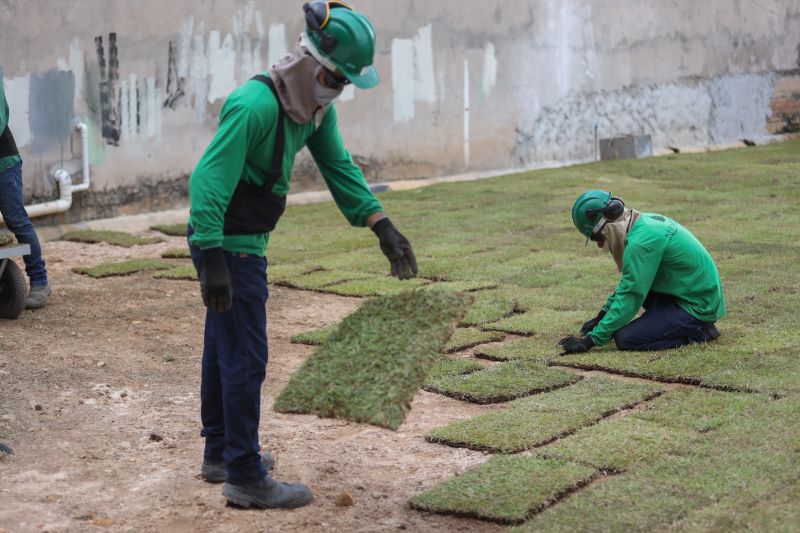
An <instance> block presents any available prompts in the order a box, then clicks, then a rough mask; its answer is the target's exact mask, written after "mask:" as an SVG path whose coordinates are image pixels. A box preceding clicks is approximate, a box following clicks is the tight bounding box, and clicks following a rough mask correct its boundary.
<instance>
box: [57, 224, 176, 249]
mask: <svg viewBox="0 0 800 533" xmlns="http://www.w3.org/2000/svg"><path fill="white" fill-rule="evenodd" d="M61 240H62V241H72V242H83V243H87V244H97V243H100V242H105V243H108V244H113V245H114V246H123V247H125V248H131V247H133V246H138V245H143V244H156V243H159V242H164V239H161V238H159V237H137V236H136V235H131V234H130V233H125V232H122V231H99V230H88V229H87V230H79V231H70V232H68V233H65V234H64V235H62V236H61Z"/></svg>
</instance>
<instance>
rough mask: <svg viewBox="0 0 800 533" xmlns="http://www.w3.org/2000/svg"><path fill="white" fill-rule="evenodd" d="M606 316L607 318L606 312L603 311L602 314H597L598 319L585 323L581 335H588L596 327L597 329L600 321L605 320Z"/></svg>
mask: <svg viewBox="0 0 800 533" xmlns="http://www.w3.org/2000/svg"><path fill="white" fill-rule="evenodd" d="M604 316H606V312H605V311H603V310H602V309H601V310H600V312H599V313H597V316H596V317H594V318H593V319H591V320H587V321H586V322H584V324H583V326H581V335H586V334H587V333H589V332H590V331H592V330H593V329H594V328H595V327H597V324H599V323H600V321H601V320H603V317H604Z"/></svg>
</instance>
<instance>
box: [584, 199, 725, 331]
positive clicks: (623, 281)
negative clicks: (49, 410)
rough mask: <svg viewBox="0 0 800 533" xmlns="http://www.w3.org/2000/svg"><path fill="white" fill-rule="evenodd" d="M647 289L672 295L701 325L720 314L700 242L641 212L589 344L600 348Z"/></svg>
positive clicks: (721, 305)
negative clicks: (593, 343) (620, 270)
mask: <svg viewBox="0 0 800 533" xmlns="http://www.w3.org/2000/svg"><path fill="white" fill-rule="evenodd" d="M650 291H655V292H658V293H662V294H670V295H672V296H675V298H676V301H677V303H678V305H680V306H681V307H682V308H683V309H685V310H686V312H687V313H689V314H690V315H692V316H693V317H695V318H697V319H698V320H702V321H704V322H716V321H717V320H719V319H720V318H722V317H724V316H725V313H726V309H725V295H724V294H723V293H722V282H721V281H720V279H719V272H718V271H717V267H716V265H715V264H714V260H713V259H711V255H709V253H708V251H707V250H706V249H705V248H704V247H703V245H702V244H701V243H700V241H698V240H697V238H696V237H695V236H694V235H692V233H691V232H690V231H689V230H688V229H686V228H684V227H683V226H681V225H680V224H678V223H677V222H675V221H674V220H672V219H669V218H667V217H665V216H661V215H656V214H653V213H642V216H640V217H639V220H637V221H636V223H635V224H634V225H633V227H632V228H631V230H630V233H628V237H627V239H626V244H625V252H624V254H623V255H622V275H621V277H620V281H619V285H617V290H616V292H614V294H612V295H611V296H610V297H609V298H608V301H607V302H606V305H605V306H604V307H603V309H605V310H606V315H605V316H604V317H603V319H602V320H601V321H600V323H599V324H597V326H596V327H595V328H594V329H593V330H592V331H591V332H590V333H589V335H591V337H592V339H593V340H594V342H595V344H597V345H598V346H601V345H603V344H606V343H607V342H608V341H609V340H611V337H613V335H614V333H616V332H617V331H619V330H620V329H622V328H623V327H624V326H625V325H626V324H627V323H628V322H630V321H631V320H632V319H633V318H634V317H635V316H636V314H637V313H638V312H639V309H640V308H641V307H642V303H643V302H644V299H645V298H646V297H647V294H648V293H649V292H650Z"/></svg>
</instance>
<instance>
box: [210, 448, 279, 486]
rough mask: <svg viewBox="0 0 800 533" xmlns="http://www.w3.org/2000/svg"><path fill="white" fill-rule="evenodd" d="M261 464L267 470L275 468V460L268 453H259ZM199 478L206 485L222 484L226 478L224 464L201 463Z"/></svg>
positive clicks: (226, 473) (220, 462)
mask: <svg viewBox="0 0 800 533" xmlns="http://www.w3.org/2000/svg"><path fill="white" fill-rule="evenodd" d="M261 462H262V463H263V464H264V468H266V469H267V470H272V469H273V468H275V458H274V457H272V454H271V453H269V452H268V451H263V452H261ZM200 477H202V478H203V481H206V482H208V483H222V482H223V481H225V479H226V478H227V477H228V472H227V471H226V470H225V463H224V462H222V461H219V462H218V463H216V462H211V461H203V466H201V467H200Z"/></svg>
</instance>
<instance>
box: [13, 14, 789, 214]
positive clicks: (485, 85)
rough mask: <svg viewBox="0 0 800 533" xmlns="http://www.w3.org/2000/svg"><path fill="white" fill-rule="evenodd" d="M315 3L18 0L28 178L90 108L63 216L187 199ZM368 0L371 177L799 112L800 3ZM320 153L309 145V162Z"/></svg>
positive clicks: (18, 129)
mask: <svg viewBox="0 0 800 533" xmlns="http://www.w3.org/2000/svg"><path fill="white" fill-rule="evenodd" d="M302 3H303V2H302V0H290V1H287V0H262V1H258V2H255V1H249V0H205V1H203V2H196V1H189V0H170V1H169V2H165V1H163V0H139V1H137V2H129V1H125V0H60V1H59V2H47V9H43V8H42V6H43V5H44V2H43V0H6V1H5V2H3V8H2V9H0V28H1V29H2V31H0V49H2V50H3V55H2V58H0V67H2V77H3V83H4V85H5V89H6V96H7V98H8V100H9V104H10V106H11V117H12V118H11V127H12V130H13V132H14V134H15V136H16V138H17V141H18V144H19V145H20V146H21V148H22V152H23V157H24V159H25V170H24V173H25V181H26V194H27V195H28V196H34V197H35V198H36V199H43V198H48V197H50V196H51V195H53V194H54V192H55V191H54V185H53V180H52V178H51V177H50V176H49V174H50V172H51V171H52V170H53V168H55V167H58V166H60V165H62V164H64V165H65V166H67V167H68V168H69V169H70V170H76V171H77V169H78V168H79V167H78V165H77V161H76V158H77V157H78V156H79V154H80V139H79V137H78V136H77V135H75V134H73V133H70V132H71V128H72V125H73V123H74V122H75V121H76V120H78V119H82V120H84V121H86V122H88V123H89V125H90V128H91V132H90V133H91V159H92V165H93V166H92V170H93V172H94V175H93V182H94V183H93V186H92V191H90V192H89V193H81V194H79V195H77V196H76V206H75V207H73V210H72V211H71V212H70V214H69V215H68V216H67V218H68V219H70V220H75V219H77V218H80V217H84V218H86V217H95V216H108V215H111V214H115V213H123V212H134V211H138V210H142V209H156V208H160V207H166V206H169V205H174V204H176V203H180V202H182V201H184V200H185V192H186V183H187V179H186V178H187V176H188V175H189V174H190V173H191V170H192V168H193V166H194V165H195V163H196V162H197V159H198V158H199V157H200V155H201V154H202V151H203V149H204V148H205V146H206V144H207V143H208V141H209V139H210V138H211V136H212V135H213V133H214V130H215V127H216V119H217V115H218V112H219V109H220V107H221V105H222V103H223V101H224V98H225V97H226V95H227V94H228V93H229V92H230V91H231V90H233V89H234V88H235V87H236V86H237V85H238V84H240V83H242V82H243V81H245V80H246V79H248V78H249V77H250V76H252V75H253V74H254V73H256V72H259V71H261V70H263V69H265V68H266V67H267V66H268V65H269V64H271V63H273V62H274V61H276V60H277V59H278V58H279V57H281V55H283V54H284V53H285V52H286V51H287V50H289V49H290V48H292V47H293V46H294V42H295V40H296V38H297V36H298V35H299V33H300V31H301V29H302V22H301V18H302V17H301V5H302ZM357 4H358V7H359V8H360V9H361V10H362V11H364V12H365V13H367V14H368V15H369V16H370V17H371V18H372V19H373V22H374V23H375V26H376V29H377V33H378V37H379V46H378V57H377V59H376V65H377V67H378V69H379V72H380V74H381V76H382V79H383V83H382V84H381V85H380V86H379V87H378V88H377V89H375V90H373V91H368V92H354V91H352V90H349V91H347V92H346V93H345V94H344V95H343V97H342V98H341V102H340V103H339V104H338V106H339V111H340V115H341V116H340V122H341V124H342V129H343V135H344V137H345V140H346V142H347V144H348V147H349V148H350V150H351V152H352V153H353V154H354V156H356V159H357V161H358V162H359V163H360V164H362V165H363V166H364V168H365V170H366V172H367V175H368V177H369V178H370V179H381V180H386V179H394V178H406V177H418V176H430V175H440V174H448V173H456V172H464V171H471V170H487V169H496V168H510V167H517V166H525V165H532V164H537V163H545V162H552V161H572V160H587V159H590V158H591V157H592V156H593V152H594V146H593V138H594V129H595V126H596V128H597V132H598V135H599V136H600V137H608V136H615V135H620V134H625V133H650V134H651V135H653V141H654V146H655V148H665V147H668V146H698V145H706V144H711V143H727V142H732V141H737V140H740V139H742V138H745V137H747V138H758V137H761V136H765V135H767V134H768V130H767V125H768V120H769V121H770V129H769V131H771V132H779V131H783V130H782V128H783V127H784V126H782V125H781V124H780V123H777V122H776V121H775V118H774V117H771V115H772V112H773V110H775V109H779V110H781V113H782V114H781V116H782V117H788V118H785V119H783V120H784V123H790V122H791V121H792V120H796V119H795V118H793V117H794V115H793V114H792V112H791V109H793V107H792V105H793V104H792V102H793V101H797V100H796V99H795V100H793V98H794V96H793V95H795V93H793V92H791V91H788V92H787V89H785V88H786V87H796V84H795V83H794V81H793V80H795V79H796V77H797V69H798V68H799V67H800V58H799V57H798V55H800V48H798V45H800V2H798V1H797V0H760V1H758V2H756V1H753V0H705V1H703V2H698V1H696V0H673V1H670V2H640V1H637V0H480V1H479V0H437V1H435V2H430V1H423V0H394V1H392V2H383V1H380V0H359V1H358V2H357ZM787 80H789V81H788V82H787ZM776 86H777V87H779V88H781V87H782V88H783V89H780V90H779V92H780V95H778V94H777V93H776ZM776 98H778V100H776ZM776 102H777V103H776ZM785 110H788V111H785ZM312 167H313V165H311V164H310V163H309V161H308V158H307V157H300V158H298V166H297V175H298V176H301V177H302V176H304V175H312V174H313V168H312Z"/></svg>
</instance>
